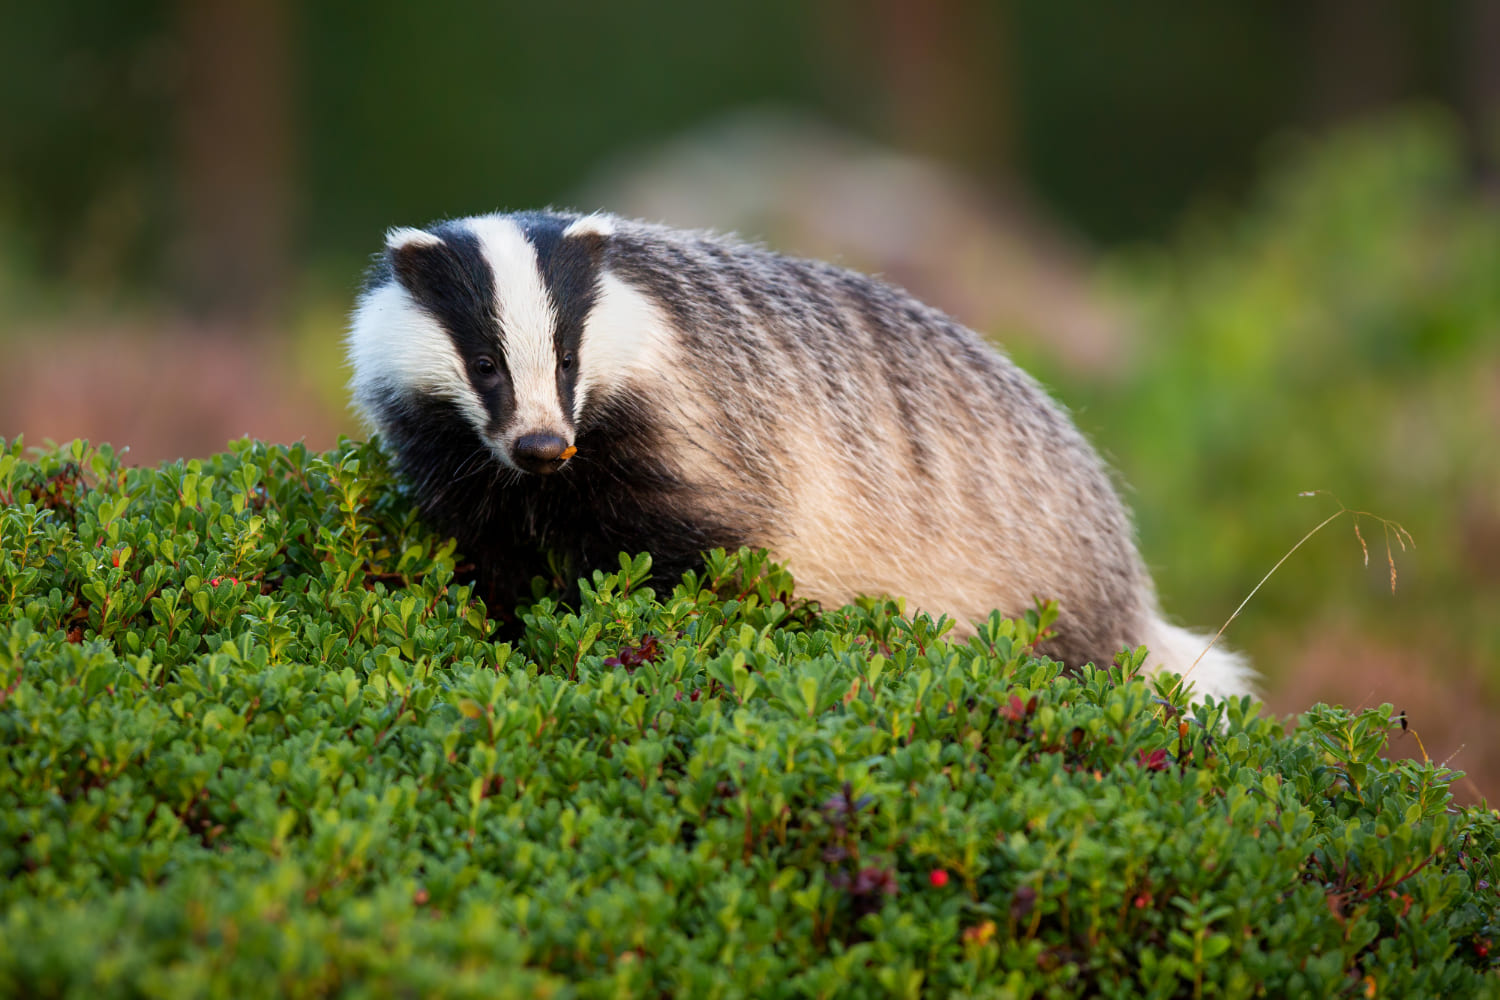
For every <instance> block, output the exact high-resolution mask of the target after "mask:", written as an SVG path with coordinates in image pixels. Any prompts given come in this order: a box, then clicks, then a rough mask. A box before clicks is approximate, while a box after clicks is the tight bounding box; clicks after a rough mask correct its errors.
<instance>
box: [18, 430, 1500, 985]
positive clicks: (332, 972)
mask: <svg viewBox="0 0 1500 1000" xmlns="http://www.w3.org/2000/svg"><path fill="white" fill-rule="evenodd" d="M0 502H3V504H4V506H3V507H0V556H3V564H0V873H3V876H4V881H3V882H0V994H4V995H8V996H30V997H47V996H88V997H90V998H95V997H113V996H168V997H179V996H199V995H206V996H228V997H248V996H319V995H327V994H347V995H365V996H384V995H404V996H476V997H478V996H483V997H506V996H559V997H563V996H580V997H594V996H637V995H640V996H660V995H680V996H693V997H777V996H796V997H835V996H837V997H844V996H917V995H932V996H942V995H953V996H987V997H1031V996H1042V997H1052V996H1081V995H1088V996H1109V997H1124V996H1157V997H1197V996H1244V997H1248V996H1270V997H1281V996H1307V997H1329V996H1390V997H1438V996H1443V997H1468V996H1476V995H1481V994H1482V993H1485V992H1486V991H1488V992H1489V993H1490V994H1491V995H1493V994H1494V993H1495V991H1496V982H1497V975H1500V973H1497V971H1496V963H1497V953H1496V951H1495V949H1496V946H1497V944H1500V896H1497V891H1496V885H1497V877H1500V872H1497V871H1496V868H1497V862H1496V855H1497V853H1500V822H1497V819H1496V815H1495V814H1494V813H1493V812H1490V811H1488V810H1485V809H1470V810H1459V809H1455V808H1454V807H1453V806H1452V805H1451V802H1450V798H1449V792H1448V783H1449V781H1450V780H1451V778H1452V774H1451V773H1449V772H1446V771H1444V770H1442V769H1441V768H1439V767H1436V766H1433V765H1429V764H1418V763H1413V762H1409V761H1408V762H1400V763H1392V762H1388V761H1385V760H1382V759H1381V758H1380V756H1379V751H1380V750H1381V749H1382V747H1383V745H1384V743H1385V739H1386V734H1387V732H1388V731H1389V730H1390V729H1391V727H1392V725H1393V720H1392V716H1391V711H1390V709H1389V707H1386V708H1382V709H1380V710H1375V711H1366V712H1361V713H1350V712H1346V711H1343V710H1340V709H1334V708H1327V707H1318V708H1316V709H1314V710H1312V711H1311V712H1309V713H1308V714H1307V715H1306V716H1305V717H1304V718H1303V719H1302V720H1301V722H1300V724H1299V725H1298V726H1297V727H1296V728H1295V729H1294V730H1293V731H1292V732H1291V733H1290V734H1286V733H1283V731H1282V729H1281V727H1280V726H1279V725H1278V724H1276V723H1275V722H1274V721H1272V720H1269V719H1267V718H1265V717H1264V716H1262V715H1259V714H1257V713H1256V711H1255V709H1254V707H1253V706H1252V705H1251V703H1250V701H1249V700H1248V699H1242V700H1238V701H1230V702H1227V703H1216V704H1215V703H1210V704H1208V705H1205V706H1197V707H1189V706H1188V705H1187V704H1186V703H1185V702H1184V701H1183V700H1182V699H1181V698H1178V697H1174V696H1173V695H1172V694H1171V693H1170V691H1171V682H1170V679H1162V680H1158V681H1155V682H1151V681H1148V680H1145V679H1142V678H1141V677H1139V676H1137V675H1138V672H1139V665H1140V663H1141V662H1142V653H1141V651H1137V652H1136V653H1134V654H1128V655H1124V656H1122V657H1121V659H1120V661H1119V663H1117V664H1115V665H1113V666H1111V667H1109V668H1108V669H1092V668H1090V669H1085V670H1084V671H1082V672H1081V673H1080V674H1079V675H1077V676H1066V675H1063V674H1062V672H1061V669H1060V667H1059V666H1058V665H1057V664H1055V663H1053V662H1050V661H1048V660H1045V659H1037V658H1035V657H1034V656H1033V655H1032V652H1031V651H1032V648H1033V645H1034V643H1035V641H1036V639H1037V636H1038V634H1039V632H1041V631H1042V630H1045V629H1046V628H1047V627H1048V626H1049V624H1050V622H1051V614H1052V611H1051V609H1050V608H1046V607H1043V608H1040V609H1038V610H1037V611H1036V612H1034V613H1032V614H1029V615H1028V616H1026V617H1025V618H1024V619H1022V620H1019V621H1007V620H1002V619H1000V618H999V617H998V616H997V617H994V618H992V619H990V620H989V621H988V622H986V623H984V624H983V625H982V627H981V628H980V629H979V630H978V634H977V635H976V636H973V637H971V638H968V639H964V640H959V639H955V638H953V636H952V634H951V633H950V632H949V631H948V630H947V625H948V623H947V622H934V621H932V620H930V619H928V618H925V617H917V618H915V619H912V618H908V617H905V616H903V615H902V614H901V613H900V609H899V606H897V605H895V604H892V603H888V602H880V601H866V602H863V603H861V604H860V605H858V606H853V607H848V608H842V609H838V610H831V609H819V608H816V607H812V606H809V605H807V604H804V603H800V602H798V601H797V600H796V598H795V591H794V588H793V583H792V580H791V578H790V577H789V576H788V574H787V573H786V572H785V571H784V570H782V569H780V568H778V567H776V566H774V565H772V564H770V563H769V562H767V561H766V559H765V557H764V556H763V555H762V554H758V553H752V552H740V553H730V554H724V553H713V554H711V555H710V556H709V557H708V558H707V560H706V563H705V566H704V569H703V571H702V572H701V573H695V574H689V575H688V576H687V577H686V578H685V579H683V580H680V581H677V580H656V579H651V578H650V577H649V572H650V561H649V559H648V558H647V557H644V556H637V557H634V558H631V557H628V556H622V558H621V561H620V569H619V571H618V572H616V573H609V574H603V573H595V574H594V575H593V576H592V578H591V579H589V580H586V581H584V582H583V584H582V587H581V597H580V599H579V601H578V606H577V608H576V609H575V608H570V607H564V606H562V605H561V604H560V603H559V601H558V598H557V597H556V596H555V595H542V596H541V597H540V599H539V600H538V601H537V603H536V604H535V605H534V606H533V607H530V608H527V609H522V611H521V615H522V620H523V621H524V623H525V631H524V634H523V635H522V637H521V638H520V639H519V640H518V641H516V642H515V643H496V642H494V641H492V639H491V634H492V630H493V622H492V620H491V618H490V616H489V612H488V611H487V609H486V608H485V607H483V605H482V604H481V603H480V602H479V601H478V600H476V598H475V596H474V594H473V593H472V592H471V590H470V588H469V587H468V586H466V585H465V584H464V583H462V582H461V580H460V578H459V577H458V576H457V575H456V573H457V572H458V571H457V569H456V566H455V553H454V552H453V550H452V545H451V543H448V542H444V541H443V540H442V539H440V538H437V537H435V536H433V535H432V534H430V533H429V532H427V531H426V530H424V529H423V528H422V526H421V525H420V524H419V522H418V521H417V520H416V518H415V516H414V514H413V512H412V510H411V508H410V506H409V505H408V503H407V501H406V500H405V498H404V496H403V494H402V493H401V491H400V490H399V488H398V487H397V486H396V485H395V483H394V482H393V481H392V479H391V477H390V473H389V471H388V469H387V466H386V464H385V462H384V460H383V458H382V457H381V454H380V453H379V451H378V450H376V449H375V448H372V447H370V446H368V445H356V444H352V443H346V444H344V445H342V446H341V447H339V448H338V449H336V450H335V451H333V452H331V453H329V454H326V455H317V454H310V453H308V452H306V451H305V450H304V449H302V448H301V447H299V446H294V447H291V448H284V447H270V446H265V445H262V444H258V443H253V442H248V441H246V442H240V443H238V444H236V445H234V446H233V448H232V450H231V451H230V452H229V453H227V454H223V455H218V456H215V457H214V458H212V459H209V460H207V461H202V462H199V461H193V462H186V463H175V464H170V465H166V466H163V467H161V468H157V469H137V468H125V467H123V466H122V465H121V464H120V463H119V461H118V460H117V458H116V456H115V455H114V454H113V453H112V452H111V451H110V450H109V449H108V448H100V449H97V450H93V449H90V448H88V447H86V446H85V445H83V444H81V443H78V444H73V445H71V446H68V447H65V448H63V449H61V450H54V451H49V452H46V453H41V454H37V455H34V456H32V457H27V456H26V455H25V453H24V452H23V450H22V448H21V446H20V444H19V443H12V444H10V445H4V444H3V443H0Z"/></svg>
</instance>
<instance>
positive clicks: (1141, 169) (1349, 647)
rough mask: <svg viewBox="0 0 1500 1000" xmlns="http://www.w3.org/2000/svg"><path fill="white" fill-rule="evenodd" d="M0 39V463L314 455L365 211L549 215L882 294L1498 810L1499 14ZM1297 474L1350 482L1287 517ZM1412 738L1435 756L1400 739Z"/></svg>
mask: <svg viewBox="0 0 1500 1000" xmlns="http://www.w3.org/2000/svg"><path fill="white" fill-rule="evenodd" d="M3 20H4V30H3V31H0V126H3V127H0V436H4V437H8V438H13V437H15V436H17V435H20V434H24V435H25V436H26V439H27V440H28V441H29V442H30V443H32V444H39V443H41V442H42V441H43V440H44V439H48V438H51V439H57V440H64V439H67V438H71V437H75V436H83V437H88V438H90V439H92V440H94V441H110V442H112V443H114V444H115V445H117V446H129V447H130V448H131V451H130V452H129V457H131V458H133V460H135V461H138V462H157V461H160V460H163V459H169V458H178V457H182V456H192V455H202V454H207V453H209V452H212V451H216V450H219V449H221V448H222V446H223V445H224V442H225V441H226V440H227V439H228V438H230V437H235V436H239V435H241V434H252V435H255V436H259V437H265V438H269V439H272V440H279V441H289V440H295V439H297V438H306V439H307V440H308V442H309V443H310V444H312V445H314V446H318V447H323V446H327V445H329V444H331V443H332V442H333V441H334V440H335V438H336V436H337V435H338V434H339V433H341V432H342V433H357V432H358V428H357V426H356V425H355V423H354V421H353V419H352V418H351V417H350V415H349V414H348V412H347V411H346V409H345V406H344V400H345V397H344V389H343V380H344V372H343V370H342V357H341V346H340V338H341V335H342V328H343V323H344V316H345V314H346V312H347V310H348V308H349V305H350V303H351V300H352V297H353V295H354V292H355V289H356V288H357V287H358V282H359V278H360V273H361V271H362V269H363V267H364V263H365V261H366V259H367V256H368V254H369V253H370V252H371V251H373V250H374V249H375V248H376V247H377V246H378V245H379V242H380V238H381V234H382V232H383V230H384V229H385V227H387V226H388V225H392V224H421V223H424V222H426V221H429V220H432V219H435V218H438V217H442V216H446V215H458V214H472V213H476V212H481V211H488V210H493V209H506V208H524V207H535V206H539V205H545V204H554V205H566V206H575V207H579V208H589V209H592V208H608V209H613V210H616V211H619V212H623V213H626V214H633V215H643V216H648V217H652V218H656V219H660V220H663V221H667V222H670V223H674V224H679V225H702V226H712V227H715V228H720V229H733V230H736V231H738V232H740V233H741V234H743V235H745V236H748V237H752V238H755V239H759V240H763V241H765V242H767V243H769V244H770V245H772V246H774V247H777V248H779V249H785V250H788V251H792V252H797V253H803V254H808V255H815V256H822V257H828V258H833V259H836V260H839V261H841V262H844V263H846V264H848V265H850V266H854V267H858V268H861V269H864V270H869V271H877V272H880V273H883V274H885V275H887V276H888V277H890V278H891V279H892V280H895V281H897V282H899V283H901V284H904V285H906V286H907V287H909V288H910V289H912V290H913V291H914V292H915V293H917V294H918V295H919V296H921V297H923V298H925V299H927V300H929V301H931V302H933V303H935V304H938V305H940V306H943V307H944V308H946V309H948V310H949V311H950V312H952V313H954V314H955V315H956V316H958V317H959V318H960V319H962V320H963V321H965V322H966V323H968V324H969V325H971V326H974V327H975V328H977V329H979V330H981V331H984V332H985V333H987V334H989V335H991V336H993V337H994V338H995V339H996V340H997V341H998V342H1000V343H1002V344H1004V345H1005V346H1006V348H1007V349H1008V350H1009V351H1010V352H1011V353H1012V354H1013V355H1014V356H1015V357H1016V358H1017V359H1018V360H1019V361H1020V362H1021V363H1022V364H1024V365H1026V366H1028V367H1029V368H1030V369H1031V370H1032V371H1034V372H1036V373H1037V374H1039V375H1040V376H1041V377H1042V378H1043V379H1044V381H1046V382H1047V383H1048V384H1049V385H1050V386H1051V387H1052V389H1053V390H1054V392H1055V394H1056V395H1058V396H1059V397H1060V398H1061V399H1062V400H1064V401H1065V402H1066V403H1067V404H1068V405H1069V406H1070V407H1071V408H1072V409H1073V411H1074V413H1075V415H1076V417H1077V419H1078V421H1079V423H1080V424H1081V425H1082V426H1083V428H1084V429H1085V431H1086V432H1087V433H1088V434H1090V435H1091V436H1092V438H1093V439H1094V440H1095V441H1096V442H1097V443H1098V444H1099V446H1100V447H1101V449H1102V450H1103V451H1104V452H1105V453H1106V455H1107V456H1108V458H1109V459H1110V461H1111V462H1112V463H1113V464H1114V465H1115V467H1116V468H1117V469H1118V470H1119V472H1120V475H1121V478H1122V479H1123V480H1124V481H1125V482H1127V483H1128V484H1129V487H1128V491H1127V496H1128V499H1129V501H1130V503H1131V504H1132V505H1133V507H1134V509H1135V511H1136V516H1137V521H1138V524H1139V529H1140V535H1141V542H1142V548H1143V550H1144V552H1145V555H1146V558H1147V560H1148V562H1149V563H1150V564H1151V566H1152V568H1153V570H1154V572H1155V574H1156V577H1157V580H1158V582H1159V584H1160V588H1161V590H1162V597H1163V602H1164V605H1165V606H1166V608H1167V609H1168V610H1169V612H1171V613H1172V614H1174V615H1175V616H1177V617H1178V618H1180V619H1181V620H1182V621H1185V622H1190V623H1193V624H1194V625H1196V626H1199V627H1208V628H1213V627H1216V626H1217V625H1218V624H1219V623H1221V622H1222V621H1224V620H1225V619H1226V618H1227V617H1228V616H1229V614H1230V612H1231V611H1233V609H1234V608H1235V607H1236V606H1237V605H1238V604H1239V602H1240V601H1241V600H1242V599H1243V598H1244V597H1245V595H1247V594H1248V593H1249V592H1250V591H1251V589H1252V588H1254V586H1255V585H1256V583H1257V581H1258V580H1259V579H1260V578H1261V576H1262V574H1264V573H1265V572H1266V570H1267V569H1269V568H1270V567H1271V566H1272V565H1273V564H1274V563H1275V562H1276V560H1277V559H1278V558H1280V556H1281V555H1283V554H1284V553H1285V552H1286V551H1287V550H1288V549H1289V548H1291V547H1292V546H1293V545H1294V544H1295V543H1296V542H1297V541H1298V539H1299V538H1301V537H1302V536H1303V534H1304V533H1305V532H1306V531H1308V529H1310V528H1311V527H1312V526H1313V525H1315V524H1317V523H1318V522H1319V521H1321V520H1322V519H1323V518H1325V517H1327V516H1328V515H1329V514H1331V513H1333V512H1334V511H1336V510H1338V503H1339V501H1342V502H1343V503H1347V504H1349V505H1350V506H1351V507H1357V508H1361V509H1366V510H1371V511H1374V512H1376V513H1378V514H1380V515H1383V516H1385V517H1389V518H1393V519H1395V520H1396V521H1399V522H1401V524H1403V525H1404V526H1405V527H1406V528H1407V529H1409V530H1410V532H1411V534H1412V535H1413V536H1414V537H1415V539H1416V548H1415V549H1408V550H1407V551H1402V550H1401V549H1400V548H1399V547H1397V548H1396V550H1395V552H1394V566H1395V570H1396V572H1397V573H1398V577H1397V579H1396V587H1395V591H1394V594H1393V593H1392V591H1391V581H1392V575H1391V573H1392V571H1391V567H1390V566H1389V565H1388V563H1387V543H1388V541H1390V542H1393V539H1392V538H1391V536H1390V535H1389V533H1388V531H1387V530H1386V529H1385V528H1384V527H1383V526H1382V524H1381V523H1380V522H1379V521H1378V520H1375V519H1369V518H1366V519H1364V520H1362V521H1361V522H1359V524H1360V528H1361V532H1362V538H1363V541H1364V542H1365V543H1368V546H1369V562H1368V567H1366V566H1365V564H1364V560H1363V557H1362V553H1361V542H1360V539H1359V538H1357V537H1356V536H1355V534H1354V533H1353V531H1352V526H1351V521H1350V520H1349V519H1348V518H1344V519H1340V520H1339V521H1335V522H1334V523H1333V524H1332V525H1330V526H1329V527H1328V528H1327V529H1325V530H1324V531H1323V532H1321V533H1320V534H1318V535H1317V536H1315V537H1314V538H1313V539H1311V540H1310V541H1308V543H1307V544H1306V545H1305V546H1303V547H1302V548H1301V549H1300V550H1299V551H1297V552H1296V554H1295V555H1293V556H1292V557H1291V559H1289V560H1288V561H1287V563H1286V564H1285V565H1284V566H1283V567H1282V568H1281V570H1280V571H1279V572H1278V573H1277V574H1276V575H1275V576H1274V577H1273V578H1272V579H1271V580H1270V582H1269V583H1268V584H1267V585H1266V586H1265V588H1264V589H1263V590H1261V591H1260V593H1259V594H1257V595H1256V597H1255V599H1254V600H1253V601H1251V602H1250V604H1249V606H1248V608H1247V609H1246V611H1245V613H1244V615H1243V616H1242V617H1241V618H1240V619H1238V620H1237V621H1236V622H1235V623H1234V624H1233V626H1232V627H1231V628H1230V630H1229V632H1228V634H1227V641H1229V642H1230V643H1232V644H1234V645H1237V646H1239V647H1241V648H1244V649H1246V650H1248V651H1249V652H1250V653H1251V655H1252V656H1253V657H1254V659H1255V661H1256V664H1257V666H1258V667H1260V669H1261V670H1262V671H1263V672H1264V674H1265V675H1266V688H1267V694H1268V701H1269V704H1270V705H1271V706H1272V708H1273V709H1275V710H1276V711H1278V712H1292V711H1297V710H1300V709H1302V708H1305V707H1306V706H1307V705H1308V704H1309V703H1311V702H1312V701H1314V700H1319V699H1326V700H1332V701H1338V702H1342V703H1345V704H1348V705H1351V706H1357V705H1374V704H1379V703H1381V702H1385V701H1389V702H1392V703H1394V704H1395V705H1396V706H1397V707H1398V708H1400V709H1404V710H1406V712H1407V715H1408V718H1409V720H1410V722H1411V724H1412V726H1413V727H1414V728H1415V729H1416V730H1417V732H1419V733H1420V734H1421V737H1422V739H1423V740H1424V741H1425V745H1426V750H1427V752H1428V753H1430V754H1431V755H1432V756H1433V757H1434V758H1435V759H1438V760H1444V759H1449V760H1450V763H1451V765H1452V766H1454V767H1456V768H1459V769H1462V770H1465V771H1467V772H1469V775H1470V780H1469V781H1468V782H1466V783H1464V784H1462V785H1461V786H1460V791H1461V794H1463V795H1464V796H1465V797H1466V798H1469V799H1473V798H1476V797H1478V796H1479V795H1480V794H1482V793H1484V794H1487V795H1488V797H1489V799H1490V801H1492V802H1493V801H1495V800H1496V799H1497V798H1500V724H1497V721H1496V719H1497V712H1500V443H1497V440H1496V439H1497V437H1500V182H1497V153H1500V2H1497V0H1411V2H1398V0H1288V2H1251V0H1245V2H1227V3H1216V4H1183V3H1167V2H1162V0H1138V2H1136V3H1131V4H1096V3H1087V2H1083V0H1012V2H1000V0H925V2H924V0H868V2H864V3H860V2H856V0H753V2H752V0H724V2H719V3H702V2H697V0H692V2H689V0H663V2H659V3H656V4H651V5H626V4H619V3H613V2H605V0H572V2H569V3H558V4H537V3H528V4H520V3H497V2H482V0H444V2H439V3H432V4H414V3H406V2H398V0H364V2H352V0H308V2H305V3H300V4H299V3H294V2H292V0H178V2H172V3H169V2H165V0H135V2H131V3H119V2H113V0H71V2H61V3H56V4H26V5H12V7H11V8H10V9H9V10H7V12H6V14H5V16H4V19H3ZM1309 490H1325V491H1329V492H1330V493H1332V494H1333V495H1335V496H1336V497H1337V498H1338V500H1337V501H1336V500H1334V499H1332V498H1330V497H1328V496H1315V497H1310V498H1309V497H1301V496H1299V494H1300V493H1301V492H1303V491H1309ZM1393 749H1394V751H1395V752H1398V753H1405V754H1409V755H1414V756H1420V755H1421V750H1420V749H1419V748H1418V746H1417V745H1416V741H1415V740H1413V739H1411V738H1409V737H1406V738H1400V737H1398V739H1397V741H1396V744H1395V746H1394V748H1393Z"/></svg>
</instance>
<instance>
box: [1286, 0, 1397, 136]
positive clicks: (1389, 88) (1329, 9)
mask: <svg viewBox="0 0 1500 1000" xmlns="http://www.w3.org/2000/svg"><path fill="white" fill-rule="evenodd" d="M1306 13H1307V17H1308V21H1309V33H1310V39H1311V53H1310V64H1311V75H1312V78H1311V81H1310V84H1309V88H1308V95H1307V101H1308V112H1309V114H1310V115H1311V117H1312V120H1313V121H1315V122H1318V123H1320V124H1329V123H1333V122H1337V121H1339V120H1341V119H1345V118H1349V117H1351V116H1354V115H1357V114H1360V113H1362V112H1366V111H1371V110H1373V109H1375V108H1380V107H1384V106H1386V105H1388V104H1390V103H1391V102H1392V101H1394V100H1395V99H1396V98H1398V97H1399V96H1400V94H1401V89H1402V85H1403V84H1404V83H1405V81H1406V75H1407V71H1408V69H1409V67H1408V65H1407V61H1406V43H1405V40H1404V39H1403V36H1402V23H1401V16H1400V13H1401V12H1400V6H1399V4H1398V3H1397V2H1396V0H1314V2H1313V3H1311V4H1310V5H1309V6H1308V8H1307V11H1306Z"/></svg>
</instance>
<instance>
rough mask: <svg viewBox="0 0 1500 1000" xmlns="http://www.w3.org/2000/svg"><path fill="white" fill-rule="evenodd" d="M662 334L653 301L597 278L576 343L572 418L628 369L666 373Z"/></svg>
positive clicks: (606, 277)
mask: <svg viewBox="0 0 1500 1000" xmlns="http://www.w3.org/2000/svg"><path fill="white" fill-rule="evenodd" d="M580 221H583V220H580ZM574 225H577V223H574ZM666 333H667V320H666V317H665V316H663V315H662V312H661V309H660V307H658V306H657V304H656V303H655V302H653V301H652V300H651V299H649V298H648V297H646V296H645V295H643V294H641V292H639V291H637V290H636V288H635V287H634V286H633V285H631V284H629V283H627V282H625V281H622V280H621V279H620V278H617V277H615V276H614V275H613V274H610V273H609V272H608V271H605V272H604V273H603V274H601V275H600V276H599V294H598V297H597V298H596V299H595V300H594V308H593V309H591V310H590V311H589V314H588V317H587V318H586V319H585V320H584V321H583V329H582V331H580V333H579V338H578V357H579V366H580V367H579V372H578V380H577V382H575V383H574V386H573V419H574V420H575V421H576V420H578V419H579V417H580V416H581V415H582V413H583V407H584V403H585V402H586V401H587V400H588V399H589V398H590V397H593V396H595V395H596V394H598V393H602V392H604V391H606V390H608V389H609V388H611V387H612V386H614V385H618V384H619V383H620V382H621V381H622V380H623V379H624V378H625V376H626V375H628V374H629V373H630V371H631V370H632V369H637V368H641V367H646V368H654V369H656V370H657V371H663V370H666V359H665V356H664V355H663V354H662V353H661V351H662V345H663V344H665V343H666Z"/></svg>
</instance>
